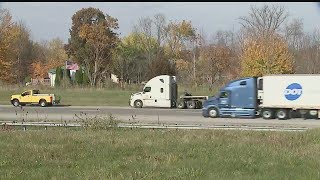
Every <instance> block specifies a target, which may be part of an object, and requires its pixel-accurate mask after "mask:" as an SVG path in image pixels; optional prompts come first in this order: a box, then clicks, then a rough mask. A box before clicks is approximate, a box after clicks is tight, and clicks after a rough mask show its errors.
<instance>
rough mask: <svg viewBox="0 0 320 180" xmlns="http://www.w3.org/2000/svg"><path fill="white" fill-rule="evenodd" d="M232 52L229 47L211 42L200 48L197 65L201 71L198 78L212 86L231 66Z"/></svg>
mask: <svg viewBox="0 0 320 180" xmlns="http://www.w3.org/2000/svg"><path fill="white" fill-rule="evenodd" d="M232 57H233V52H232V50H231V49H230V48H228V47H227V46H224V45H220V44H211V45H208V46H205V47H203V48H202V50H201V54H200V57H199V62H198V66H199V69H201V71H200V72H199V73H198V74H199V78H201V79H203V81H204V82H206V84H209V85H210V86H212V85H213V84H214V83H216V82H217V81H219V80H221V79H222V76H224V75H226V72H227V71H228V70H229V68H230V67H231V65H232V64H231V60H232Z"/></svg>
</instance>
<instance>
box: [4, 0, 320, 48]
mask: <svg viewBox="0 0 320 180" xmlns="http://www.w3.org/2000/svg"><path fill="white" fill-rule="evenodd" d="M263 4H265V3H257V2H251V3H244V2H224V3H223V2H200V3H195V2H189V3H187V2H179V3H178V2H176V3H168V2H162V3H151V2H150V3H145V2H141V3H138V2H133V3H129V2H104V3H98V2H56V3H54V2H5V3H2V4H1V6H2V8H7V9H9V10H10V12H11V13H12V15H13V18H14V20H22V21H23V22H24V23H25V24H26V25H27V27H28V28H29V29H30V30H31V35H32V38H33V39H34V40H36V41H40V40H50V39H52V38H55V37H59V38H61V39H62V40H63V41H64V42H67V39H68V37H69V29H70V28H71V17H72V15H73V14H74V13H75V12H76V11H78V10H80V9H81V8H87V7H95V8H99V9H100V10H102V11H103V12H104V13H107V14H109V15H110V16H112V17H115V18H118V21H119V31H118V32H120V33H121V34H122V35H121V36H123V35H127V34H128V33H130V32H131V31H132V27H133V25H134V24H136V23H137V22H138V19H139V18H140V17H146V16H153V15H155V14H156V13H163V14H164V15H165V16H166V17H167V19H168V20H183V19H185V20H191V21H192V23H193V24H194V26H195V27H196V28H198V29H203V30H204V31H205V33H206V34H207V35H209V36H210V35H212V34H214V32H216V31H217V30H232V29H233V28H234V29H235V30H237V29H238V28H239V27H240V25H239V20H238V18H239V17H240V16H246V15H247V14H248V12H249V8H250V5H256V6H261V5H263ZM268 4H270V3H268ZM272 4H281V5H283V6H284V7H285V8H286V9H287V11H288V12H289V14H290V19H292V18H302V19H303V22H304V29H305V31H308V32H311V31H313V30H314V29H315V28H319V29H320V6H319V5H318V4H316V3H314V2H304V3H302V2H296V3H293V2H291V3H272Z"/></svg>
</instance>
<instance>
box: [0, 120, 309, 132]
mask: <svg viewBox="0 0 320 180" xmlns="http://www.w3.org/2000/svg"><path fill="white" fill-rule="evenodd" d="M1 126H2V127H3V128H5V127H7V126H20V127H22V128H23V130H24V131H26V130H27V127H28V126H34V127H44V129H45V130H47V128H48V127H83V125H82V124H79V123H55V122H28V123H26V122H24V123H15V122H3V123H1ZM110 127H111V126H110ZM116 127H119V128H142V129H219V130H254V131H306V130H308V128H303V127H301V128H297V127H281V126H242V125H214V126H203V125H170V124H127V123H119V124H118V125H117V126H116Z"/></svg>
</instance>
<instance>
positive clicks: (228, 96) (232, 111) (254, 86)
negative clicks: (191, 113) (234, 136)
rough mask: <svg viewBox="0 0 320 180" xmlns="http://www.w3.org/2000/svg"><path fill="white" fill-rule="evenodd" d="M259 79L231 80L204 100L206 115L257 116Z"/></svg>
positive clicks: (203, 111)
mask: <svg viewBox="0 0 320 180" xmlns="http://www.w3.org/2000/svg"><path fill="white" fill-rule="evenodd" d="M259 87H260V86H259V79H258V78H256V77H248V78H242V79H238V80H234V81H231V82H229V83H228V84H227V85H226V86H225V87H223V88H221V89H220V91H219V92H218V93H217V94H216V95H215V96H213V97H210V98H209V99H208V100H206V101H204V103H203V108H202V115H203V116H204V117H212V118H215V117H224V116H229V117H247V118H248V117H249V118H255V117H256V115H257V114H258V112H259V104H260V100H259V98H258V97H257V96H258V90H259Z"/></svg>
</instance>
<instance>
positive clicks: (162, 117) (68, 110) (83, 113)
mask: <svg viewBox="0 0 320 180" xmlns="http://www.w3.org/2000/svg"><path fill="white" fill-rule="evenodd" d="M110 113H111V114H112V115H113V116H114V117H115V118H116V119H119V120H121V121H124V122H137V123H156V124H179V125H180V124H182V125H237V126H239V125H241V126H264V127H297V128H319V127H320V120H312V119H310V120H304V119H300V118H299V119H290V120H264V119H261V118H257V119H239V118H204V117H202V115H201V110H200V109H195V110H189V109H159V108H141V109H136V108H131V107H114V106H54V107H38V106H25V107H22V108H21V107H13V106H12V105H0V120H1V121H16V122H21V121H26V122H28V121H50V122H52V121H57V122H61V121H76V120H80V118H84V119H86V118H92V117H94V116H100V117H107V116H108V114H110ZM77 116H78V117H77Z"/></svg>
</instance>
